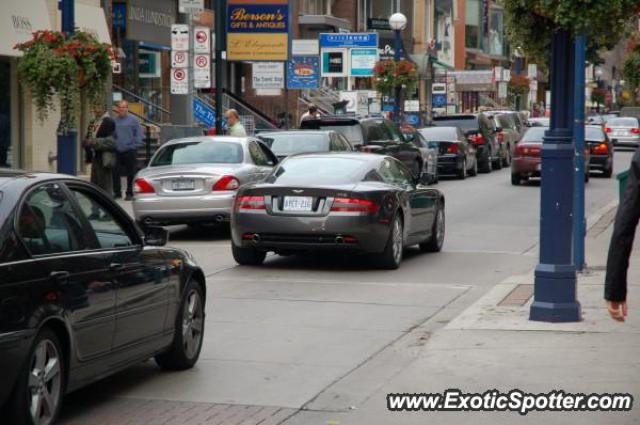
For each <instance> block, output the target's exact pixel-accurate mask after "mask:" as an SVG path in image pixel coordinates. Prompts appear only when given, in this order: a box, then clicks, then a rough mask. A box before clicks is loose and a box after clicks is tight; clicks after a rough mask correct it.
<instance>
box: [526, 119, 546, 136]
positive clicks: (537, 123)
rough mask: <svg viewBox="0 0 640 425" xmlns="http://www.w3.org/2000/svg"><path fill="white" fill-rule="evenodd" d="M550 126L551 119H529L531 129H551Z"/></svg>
mask: <svg viewBox="0 0 640 425" xmlns="http://www.w3.org/2000/svg"><path fill="white" fill-rule="evenodd" d="M550 125H551V119H550V118H547V117H537V118H529V122H528V126H529V127H549V126H550ZM523 137H524V136H523Z"/></svg>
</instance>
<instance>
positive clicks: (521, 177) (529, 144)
mask: <svg viewBox="0 0 640 425" xmlns="http://www.w3.org/2000/svg"><path fill="white" fill-rule="evenodd" d="M547 130H549V127H531V128H529V129H528V130H527V132H526V133H525V134H524V136H523V137H522V140H521V141H520V142H519V143H518V144H517V145H516V148H515V149H514V151H513V160H512V161H511V184H512V185H514V186H518V185H519V184H520V183H521V182H523V181H525V182H526V181H528V180H529V179H530V178H532V177H540V171H541V166H542V160H541V155H540V153H541V152H542V139H543V137H544V135H545V133H546V132H547ZM590 162H591V155H590V152H589V149H588V148H587V149H585V167H584V168H585V176H584V181H585V182H588V181H589V171H590Z"/></svg>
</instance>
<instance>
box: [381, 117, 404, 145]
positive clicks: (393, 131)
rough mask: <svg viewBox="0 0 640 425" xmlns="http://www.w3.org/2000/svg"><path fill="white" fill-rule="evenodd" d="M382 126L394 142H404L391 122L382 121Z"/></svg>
mask: <svg viewBox="0 0 640 425" xmlns="http://www.w3.org/2000/svg"><path fill="white" fill-rule="evenodd" d="M383 125H384V126H385V127H386V129H387V133H389V134H390V135H391V139H392V140H393V141H394V142H404V137H403V136H402V132H401V131H400V129H399V128H398V127H397V126H396V125H395V124H394V123H392V122H391V121H384V122H383Z"/></svg>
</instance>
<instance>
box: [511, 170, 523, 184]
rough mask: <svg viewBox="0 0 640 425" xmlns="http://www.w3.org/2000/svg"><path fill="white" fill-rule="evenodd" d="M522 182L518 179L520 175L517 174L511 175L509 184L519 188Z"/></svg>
mask: <svg viewBox="0 0 640 425" xmlns="http://www.w3.org/2000/svg"><path fill="white" fill-rule="evenodd" d="M521 181H522V178H521V177H520V174H518V173H511V184H512V185H514V186H520V182H521Z"/></svg>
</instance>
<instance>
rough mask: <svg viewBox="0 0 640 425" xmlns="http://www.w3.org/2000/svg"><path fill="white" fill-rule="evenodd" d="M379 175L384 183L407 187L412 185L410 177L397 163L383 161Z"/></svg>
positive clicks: (388, 160)
mask: <svg viewBox="0 0 640 425" xmlns="http://www.w3.org/2000/svg"><path fill="white" fill-rule="evenodd" d="M379 172H380V175H381V176H382V179H383V180H384V181H385V182H386V183H390V184H393V185H399V186H408V185H410V184H411V183H412V179H411V175H410V174H409V172H408V171H407V170H405V169H404V168H403V167H402V165H400V164H399V163H398V161H395V160H392V159H385V160H384V161H383V162H382V164H381V165H380V170H379Z"/></svg>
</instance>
